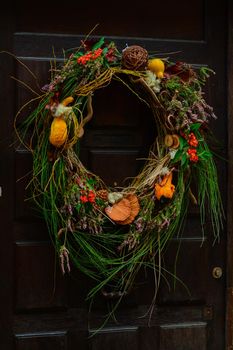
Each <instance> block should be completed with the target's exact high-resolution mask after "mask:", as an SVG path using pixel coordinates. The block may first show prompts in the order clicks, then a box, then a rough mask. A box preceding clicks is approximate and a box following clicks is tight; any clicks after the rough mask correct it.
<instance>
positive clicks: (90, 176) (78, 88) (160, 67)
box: [16, 38, 223, 298]
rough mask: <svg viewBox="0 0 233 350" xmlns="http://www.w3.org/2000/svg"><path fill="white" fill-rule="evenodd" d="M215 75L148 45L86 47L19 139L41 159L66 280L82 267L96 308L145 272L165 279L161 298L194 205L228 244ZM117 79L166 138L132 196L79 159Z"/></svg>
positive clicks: (38, 183)
mask: <svg viewBox="0 0 233 350" xmlns="http://www.w3.org/2000/svg"><path fill="white" fill-rule="evenodd" d="M210 72H212V71H211V70H210V69H208V68H206V67H201V68H199V69H195V68H194V67H192V66H191V65H189V64H187V63H184V62H173V61H171V60H170V59H169V58H162V59H161V58H157V57H155V56H153V55H151V54H150V53H149V52H148V51H147V50H146V49H144V48H142V47H141V46H138V45H133V46H128V47H126V48H125V49H124V50H122V51H119V50H118V49H117V47H116V44H115V43H114V42H107V41H105V39H104V38H101V39H100V40H98V41H95V40H94V39H92V40H85V41H84V42H82V43H81V45H80V47H79V48H78V49H77V50H76V51H74V52H72V53H71V54H70V51H69V53H68V54H66V56H65V59H64V63H63V64H62V65H61V66H60V67H57V66H56V64H52V65H51V81H50V83H49V84H47V85H45V86H44V87H43V88H42V89H41V93H40V95H39V97H38V96H37V97H36V98H35V99H32V100H31V101H29V102H28V103H27V104H26V106H28V104H29V103H31V102H33V103H35V102H36V107H35V108H34V109H33V111H31V112H30V113H28V115H27V116H26V118H25V119H24V121H23V122H21V123H20V125H19V126H16V130H17V134H18V136H19V137H20V140H21V141H22V142H23V143H24V144H25V146H26V147H28V149H29V150H30V151H31V153H32V157H33V176H32V179H31V180H30V186H31V188H32V197H33V199H34V200H35V202H36V203H37V205H38V207H39V209H40V212H41V213H42V214H43V218H44V219H45V221H46V223H47V226H48V230H49V232H50V235H51V237H52V241H53V243H54V247H55V250H56V253H57V256H58V257H59V259H60V266H61V270H62V272H63V273H65V272H66V271H68V272H70V270H71V264H70V262H71V261H72V265H73V266H75V267H76V268H77V269H78V270H80V271H81V272H82V273H84V274H86V275H88V276H89V277H90V278H91V279H93V280H94V281H95V285H94V287H93V288H92V289H91V290H90V291H89V293H88V296H87V297H88V298H93V297H94V296H95V295H96V294H97V293H99V292H102V293H103V294H104V295H105V296H108V297H109V296H110V297H113V296H118V297H122V296H124V295H125V294H127V293H128V292H129V291H130V289H131V288H132V286H133V285H134V282H135V278H136V276H137V274H138V272H139V270H141V268H142V267H145V268H146V269H152V270H153V271H154V273H155V274H156V275H157V276H158V278H157V279H156V281H157V282H156V285H155V287H156V289H157V288H158V285H159V283H158V281H159V280H160V277H161V276H163V273H164V272H165V271H166V269H165V267H164V265H163V263H162V262H163V254H164V252H165V250H166V248H167V246H168V243H169V241H170V240H171V239H172V238H174V237H177V236H178V235H179V234H180V233H181V229H182V226H183V223H184V218H185V216H186V214H187V208H188V204H189V202H190V201H191V202H192V203H194V204H195V205H197V206H198V207H199V211H200V222H201V225H202V228H203V230H204V228H205V223H206V218H207V217H208V220H209V218H210V221H211V223H212V229H213V230H212V231H213V239H214V240H218V239H219V233H220V230H221V228H222V219H223V208H222V202H221V197H220V191H219V187H218V180H217V171H216V166H215V161H214V154H213V152H212V151H211V150H210V148H209V145H208V142H207V140H208V138H209V136H211V131H210V126H209V124H210V120H211V119H213V118H214V119H215V118H216V117H215V115H214V113H213V109H212V107H210V106H209V105H208V104H207V102H206V100H205V98H204V92H203V86H205V83H206V80H207V78H208V77H209V74H210ZM113 79H115V80H118V81H119V82H120V83H122V84H123V85H124V86H126V87H127V88H129V89H130V91H131V92H132V94H134V95H135V96H136V97H137V98H139V99H140V101H141V103H144V104H146V105H147V106H149V108H150V110H151V111H152V113H153V116H154V119H153V121H154V123H155V126H156V129H157V132H158V136H157V137H156V139H155V140H154V143H153V144H152V145H151V148H150V150H149V155H148V158H147V159H146V161H145V163H144V166H143V167H142V169H141V171H140V172H139V174H138V175H137V176H135V177H134V178H132V179H131V181H130V183H129V184H128V185H127V186H126V187H124V188H117V187H116V188H114V187H109V186H107V185H106V184H105V183H104V181H103V180H101V178H100V177H99V176H97V175H96V174H94V173H93V172H91V171H90V170H88V169H87V168H86V167H85V166H84V165H83V163H82V162H81V160H80V158H79V148H80V140H81V138H82V137H85V128H86V124H87V123H88V122H90V121H91V119H92V118H93V115H94V111H93V108H92V99H93V98H94V95H95V91H96V90H98V89H102V88H104V87H106V86H108V85H109V84H111V82H112V80H113ZM24 107H25V106H24ZM21 111H22V109H21V110H20V112H21ZM20 112H19V114H20ZM16 119H17V118H16ZM32 130H33V132H32ZM28 135H30V137H28Z"/></svg>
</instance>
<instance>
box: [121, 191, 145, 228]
mask: <svg viewBox="0 0 233 350" xmlns="http://www.w3.org/2000/svg"><path fill="white" fill-rule="evenodd" d="M126 199H127V200H128V201H129V203H130V209H131V210H130V215H129V216H128V218H126V219H125V220H121V221H117V223H118V224H120V225H129V224H131V223H132V222H133V221H134V219H135V217H136V216H137V215H138V213H139V211H140V204H139V201H138V197H137V196H136V194H131V193H130V194H128V195H127V196H126Z"/></svg>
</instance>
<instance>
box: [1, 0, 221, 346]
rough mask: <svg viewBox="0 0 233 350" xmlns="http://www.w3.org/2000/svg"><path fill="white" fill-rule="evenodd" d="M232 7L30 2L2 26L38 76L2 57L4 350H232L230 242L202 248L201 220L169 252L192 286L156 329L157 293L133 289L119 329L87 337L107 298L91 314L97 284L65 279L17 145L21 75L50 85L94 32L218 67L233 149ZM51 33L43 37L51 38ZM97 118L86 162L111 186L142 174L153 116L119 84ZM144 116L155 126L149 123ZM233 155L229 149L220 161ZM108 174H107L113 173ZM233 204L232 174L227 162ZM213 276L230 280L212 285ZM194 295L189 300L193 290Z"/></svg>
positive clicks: (7, 44) (98, 105)
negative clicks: (228, 341)
mask: <svg viewBox="0 0 233 350" xmlns="http://www.w3.org/2000/svg"><path fill="white" fill-rule="evenodd" d="M225 7H226V6H225V1H222V2H221V6H219V4H217V3H216V2H213V1H210V0H208V1H207V0H206V1H204V0H193V1H183V0H181V1H176V2H174V1H172V0H167V1H166V2H164V3H161V2H160V3H156V1H148V2H147V3H141V4H139V5H138V4H136V3H135V2H132V3H130V1H128V3H125V2H123V1H118V2H117V3H112V2H108V3H107V4H106V5H105V6H104V5H102V6H101V5H100V4H99V3H98V2H94V4H91V3H90V2H83V3H81V4H79V2H74V1H72V2H70V3H67V4H66V3H62V4H59V3H55V2H53V3H52V4H48V3H46V2H43V1H40V2H39V3H34V2H29V1H28V2H27V1H22V2H20V6H19V5H18V6H17V8H16V11H13V10H15V9H13V8H11V9H9V11H8V12H5V13H4V15H3V16H2V17H3V18H2V22H1V25H2V30H3V33H4V37H2V38H1V45H2V49H9V50H11V52H13V53H14V54H15V55H16V56H17V57H18V58H19V59H20V60H21V61H22V62H23V63H25V64H26V65H27V66H28V67H29V68H30V69H31V70H32V71H33V73H34V74H35V75H36V77H37V78H38V81H35V79H34V78H33V76H32V75H31V74H30V73H29V72H28V70H27V69H25V67H23V66H22V65H20V64H18V63H17V61H16V60H14V59H11V58H10V57H9V56H8V55H6V54H2V56H1V63H0V64H1V66H0V68H1V86H0V89H1V94H0V99H1V128H0V140H1V147H0V186H1V197H0V204H1V211H0V218H1V223H2V225H1V227H2V230H1V231H2V232H1V248H2V249H1V255H0V256H1V260H0V262H1V263H0V275H1V278H0V284H1V287H0V300H1V301H0V305H1V312H0V322H1V324H0V332H1V334H0V344H1V349H4V350H8V349H16V350H41V349H43V350H45V349H50V350H52V349H54V350H59V349H67V350H72V349H80V350H84V349H92V350H105V349H111V350H114V349H116V350H119V349H138V350H142V349H143V350H145V349H148V350H152V349H158V350H174V349H177V350H207V349H209V350H220V349H224V346H225V345H224V344H225V289H226V287H225V275H226V274H225V261H226V246H225V245H226V244H225V243H226V242H225V234H224V232H223V233H222V238H221V242H220V243H219V244H215V245H214V246H212V243H213V238H212V237H213V236H212V235H211V232H208V234H207V235H206V237H205V239H204V242H203V244H202V240H203V237H202V232H201V229H200V226H199V224H198V220H199V219H198V213H196V212H195V211H190V213H189V217H188V222H187V225H186V226H185V229H184V233H183V236H182V238H181V239H179V240H178V239H174V240H173V241H172V242H171V243H170V246H169V249H168V250H167V258H166V261H167V269H168V270H169V271H174V266H173V262H174V260H175V255H176V252H177V248H178V247H179V255H178V260H177V264H176V275H177V276H178V277H179V278H180V279H181V280H182V281H183V282H184V283H185V285H186V287H187V288H185V287H184V285H182V283H179V282H176V285H174V283H173V282H174V281H173V280H172V279H171V280H170V281H169V287H168V285H167V283H162V284H161V288H160V292H159V294H158V298H157V303H156V307H155V309H154V312H153V314H152V317H151V320H150V324H149V325H148V317H144V318H142V317H141V316H142V315H143V314H145V313H146V312H147V310H148V307H149V304H150V301H151V298H152V297H153V283H152V280H151V279H150V276H148V280H147V283H145V284H144V285H143V286H141V287H140V288H135V290H133V291H132V293H131V294H129V295H128V296H127V297H126V298H125V300H124V301H123V302H122V304H121V306H120V307H119V309H118V312H117V322H114V321H113V320H111V321H110V322H109V323H108V324H107V325H106V326H105V327H104V328H103V329H102V330H100V332H99V333H98V334H97V335H96V336H94V337H91V338H89V335H92V334H93V332H94V331H95V329H96V328H98V327H99V326H100V325H101V324H102V322H103V319H104V314H105V313H106V310H107V303H108V301H107V300H106V299H105V298H104V297H103V296H101V295H100V296H99V297H98V298H97V300H96V302H95V304H94V306H93V307H92V310H91V312H89V311H88V304H87V303H86V302H85V295H86V293H87V291H88V288H89V287H90V284H91V282H90V281H89V280H88V279H87V278H86V277H85V276H82V275H81V274H80V273H79V272H77V271H76V272H75V271H72V273H71V276H65V277H63V276H62V275H61V272H60V269H59V266H57V264H56V259H55V256H54V252H53V247H52V245H51V243H50V239H49V236H48V233H47V230H46V227H45V224H44V222H43V220H42V219H41V218H40V217H39V216H38V215H37V213H36V212H35V211H34V210H33V208H32V205H31V204H30V201H25V198H27V197H28V193H27V191H26V189H25V187H26V184H27V181H28V178H30V170H31V155H30V154H29V153H28V152H27V151H26V150H25V149H24V148H23V147H22V146H20V145H18V144H15V143H14V142H13V141H14V132H13V119H14V115H15V113H16V111H17V110H18V108H19V107H20V106H21V105H22V104H23V103H24V102H25V101H26V100H28V99H29V98H32V97H33V94H32V93H31V92H30V91H28V89H27V88H26V87H24V86H22V84H20V83H15V84H14V83H13V82H12V81H10V76H11V75H13V76H14V77H17V79H19V80H21V81H24V82H26V83H27V84H28V85H30V86H34V87H35V88H36V84H37V83H38V84H39V85H40V86H42V85H43V84H45V83H47V80H48V70H49V64H50V60H51V58H52V57H53V52H55V55H56V57H57V59H61V58H62V50H63V49H67V48H72V47H77V46H79V44H80V39H81V37H80V36H79V35H81V36H82V35H83V34H87V33H88V32H89V31H90V30H91V29H92V28H93V27H94V26H95V24H96V23H100V25H99V26H98V27H97V29H96V30H95V32H94V34H95V35H104V36H105V37H106V36H112V37H114V40H115V41H116V42H117V44H118V46H119V48H124V47H125V46H126V45H131V44H139V45H142V46H144V47H145V48H146V49H148V50H149V51H153V52H158V53H160V54H161V56H162V57H164V56H169V57H173V58H174V60H183V61H186V62H189V63H191V64H195V65H196V66H199V65H206V66H209V67H211V68H212V69H213V70H214V71H215V72H216V76H215V77H211V79H210V81H209V85H208V89H207V91H206V98H207V99H208V101H209V104H211V105H213V107H214V110H215V113H216V115H217V116H218V119H217V121H216V122H215V123H213V128H214V131H215V134H216V136H217V138H218V139H219V140H220V141H221V147H222V149H223V150H224V149H226V147H227V143H226V139H227V130H226V125H227V119H226V99H225V96H226V86H225V78H226V61H225V60H226V40H227V15H226V8H225ZM41 33H42V34H41ZM94 110H95V113H96V116H95V118H94V120H93V122H92V123H91V124H90V126H89V128H88V131H87V134H86V136H85V139H84V140H83V143H82V157H83V161H84V162H85V164H86V165H87V166H88V167H89V168H90V169H91V170H92V171H94V172H95V173H97V174H99V175H100V176H101V177H103V179H104V180H105V181H106V182H108V183H109V184H113V183H115V182H116V183H118V184H121V183H122V181H123V180H124V179H125V178H126V177H129V176H134V175H136V174H137V171H138V162H137V161H136V158H140V157H144V156H146V155H147V152H148V148H149V145H150V143H151V141H152V139H153V137H154V136H155V134H156V130H154V129H153V127H152V120H151V118H150V117H151V116H150V112H149V111H148V110H145V108H144V107H143V106H141V104H140V103H138V101H137V100H136V101H135V97H134V96H131V94H130V93H129V92H128V91H127V90H124V89H119V87H118V86H117V85H116V86H112V87H109V88H106V89H105V90H102V91H101V92H99V93H98V94H97V93H96V94H95V96H94ZM145 116H146V118H145ZM221 154H222V156H224V151H223V152H222V153H221ZM106 164H107V166H106ZM218 168H219V179H220V186H221V192H222V195H223V201H224V204H225V202H226V198H225V197H226V164H225V163H224V162H222V161H219V162H218ZM214 267H220V268H221V269H222V271H223V276H222V277H221V278H214V276H213V273H212V272H213V269H214ZM187 289H188V290H189V292H188V291H187Z"/></svg>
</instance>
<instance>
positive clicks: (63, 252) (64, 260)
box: [60, 245, 70, 275]
mask: <svg viewBox="0 0 233 350" xmlns="http://www.w3.org/2000/svg"><path fill="white" fill-rule="evenodd" d="M60 264H61V270H62V273H63V275H64V274H65V272H66V271H65V265H66V268H67V271H68V272H70V260H69V251H68V249H67V248H66V247H65V246H64V245H63V246H61V248H60Z"/></svg>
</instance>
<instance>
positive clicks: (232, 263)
mask: <svg viewBox="0 0 233 350" xmlns="http://www.w3.org/2000/svg"><path fill="white" fill-rule="evenodd" d="M226 73H227V74H226V77H227V91H228V96H227V99H228V102H227V116H228V192H227V193H228V198H227V261H226V263H227V289H226V293H227V295H226V349H227V350H233V183H232V178H233V153H232V151H233V2H232V1H231V0H228V57H227V72H226Z"/></svg>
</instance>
